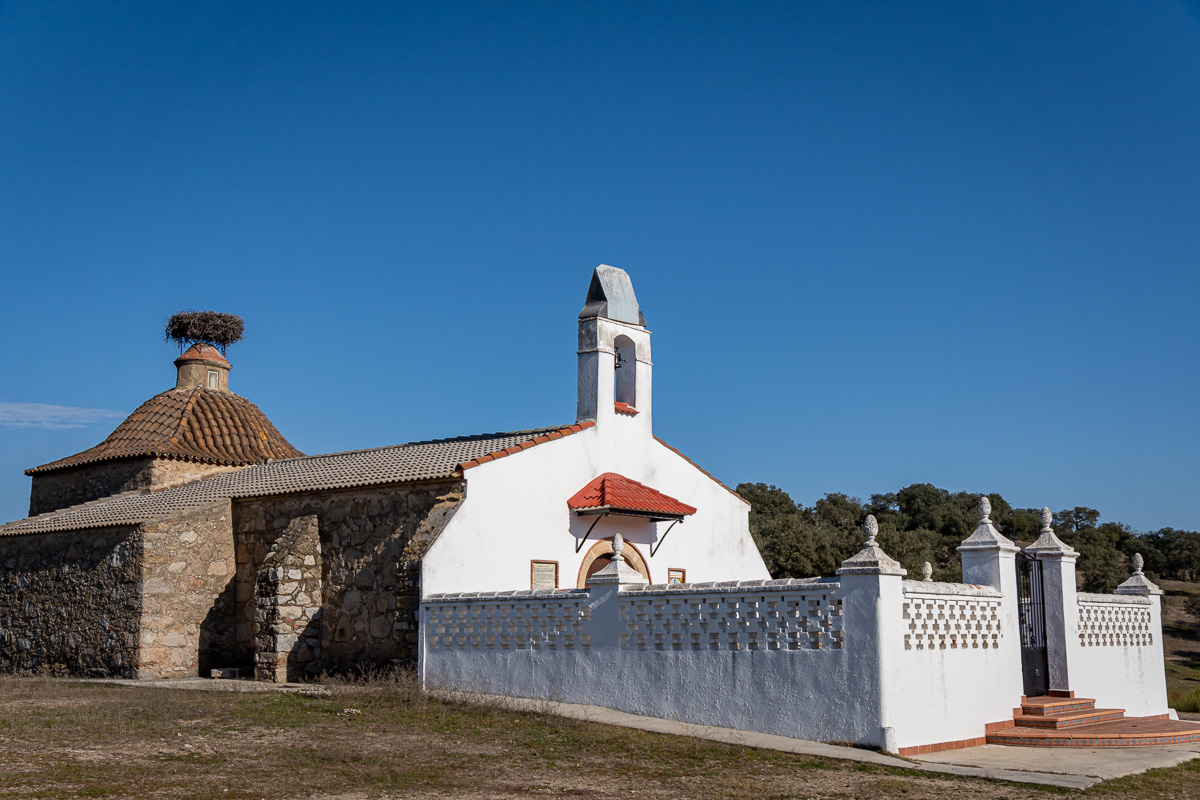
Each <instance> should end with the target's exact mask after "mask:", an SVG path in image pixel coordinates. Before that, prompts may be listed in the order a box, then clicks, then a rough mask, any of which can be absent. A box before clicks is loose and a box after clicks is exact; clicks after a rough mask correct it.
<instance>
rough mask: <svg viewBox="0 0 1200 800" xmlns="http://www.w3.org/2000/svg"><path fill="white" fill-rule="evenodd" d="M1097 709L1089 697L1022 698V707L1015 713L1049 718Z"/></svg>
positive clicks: (1015, 710) (1094, 702)
mask: <svg viewBox="0 0 1200 800" xmlns="http://www.w3.org/2000/svg"><path fill="white" fill-rule="evenodd" d="M1095 707H1096V701H1095V700H1092V699H1090V698H1087V697H1022V698H1021V707H1020V708H1019V709H1014V713H1016V714H1025V715H1027V716H1048V715H1050V714H1062V713H1065V712H1069V711H1082V710H1085V709H1091V708H1095Z"/></svg>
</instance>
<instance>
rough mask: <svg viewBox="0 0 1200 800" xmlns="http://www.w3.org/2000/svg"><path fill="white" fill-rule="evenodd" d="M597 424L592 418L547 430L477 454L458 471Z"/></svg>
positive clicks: (460, 465)
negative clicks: (529, 437) (500, 447)
mask: <svg viewBox="0 0 1200 800" xmlns="http://www.w3.org/2000/svg"><path fill="white" fill-rule="evenodd" d="M595 425H596V423H595V422H593V421H592V420H587V421H586V422H577V423H575V424H574V425H567V426H564V427H562V428H558V429H557V430H550V431H546V432H545V433H543V434H542V435H541V436H535V437H533V438H532V439H528V440H526V441H524V442H520V443H518V444H515V445H510V446H508V447H505V448H503V449H501V450H495V451H493V452H491V453H485V454H484V455H481V456H476V457H475V458H472V459H471V460H470V461H464V462H462V463H461V464H459V465H458V468H457V471H458V472H459V473H462V472H463V471H465V470H468V469H471V468H472V467H478V466H479V465H480V464H486V463H487V462H489V461H495V460H496V459H499V458H504V457H505V456H510V455H513V454H515V453H519V452H521V451H522V450H528V449H529V448H531V447H535V446H537V445H539V444H545V443H546V442H550V441H553V440H555V439H561V438H563V437H564V436H570V435H571V434H573V433H579V432H580V431H583V430H587V429H588V428H592V427H595Z"/></svg>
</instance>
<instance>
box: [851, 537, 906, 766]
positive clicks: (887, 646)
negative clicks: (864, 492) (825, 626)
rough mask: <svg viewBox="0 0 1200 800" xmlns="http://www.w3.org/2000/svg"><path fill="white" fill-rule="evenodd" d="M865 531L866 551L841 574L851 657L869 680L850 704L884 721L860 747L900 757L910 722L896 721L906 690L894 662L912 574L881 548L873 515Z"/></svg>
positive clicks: (901, 644) (901, 642) (855, 668)
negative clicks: (900, 739)
mask: <svg viewBox="0 0 1200 800" xmlns="http://www.w3.org/2000/svg"><path fill="white" fill-rule="evenodd" d="M863 532H864V533H865V534H866V535H867V540H866V542H864V543H863V549H862V550H860V551H859V552H858V553H857V554H856V555H855V556H854V557H853V558H849V559H847V560H845V561H843V562H842V566H841V567H840V568H839V569H838V571H837V575H838V581H839V582H840V583H841V592H840V596H841V599H842V614H843V615H844V621H843V627H844V630H845V632H846V633H845V635H846V649H847V651H848V652H847V655H848V656H849V657H850V658H851V659H852V660H853V662H854V665H853V667H852V673H853V674H855V675H861V676H863V678H864V679H863V680H862V681H861V683H860V684H859V686H858V687H857V688H858V691H857V692H856V693H855V696H854V697H850V698H847V702H848V703H851V704H853V705H855V706H857V707H858V709H859V710H860V712H861V713H863V714H864V717H865V718H867V719H872V718H873V719H875V720H877V721H878V728H877V729H876V730H877V733H876V734H875V735H874V736H873V737H867V738H866V739H864V740H863V741H860V742H857V743H858V744H867V745H874V746H876V747H879V748H881V749H883V750H886V751H889V752H897V750H898V746H897V739H896V725H897V724H903V722H904V720H903V719H893V718H892V717H893V715H892V714H891V712H890V705H891V704H890V703H889V700H890V698H891V697H892V696H894V693H895V692H903V691H904V690H905V687H904V686H903V685H901V684H902V681H901V680H900V670H899V667H898V665H897V664H895V663H893V662H894V660H895V659H896V658H897V657H898V656H899V654H901V653H903V651H904V630H903V626H902V620H903V608H904V586H903V581H904V576H905V575H907V574H908V573H907V571H906V570H904V569H903V568H902V567H901V566H900V564H899V562H897V561H896V560H895V559H893V558H892V557H891V556H889V555H888V554H887V553H885V552H884V551H883V548H881V547H880V546H879V545H878V543H876V541H875V537H876V536H877V535H878V534H879V524H878V523H877V522H876V521H875V517H874V515H868V516H867V519H866V521H865V522H864V523H863ZM872 678H873V679H872Z"/></svg>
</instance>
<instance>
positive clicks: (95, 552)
mask: <svg viewBox="0 0 1200 800" xmlns="http://www.w3.org/2000/svg"><path fill="white" fill-rule="evenodd" d="M141 567H142V547H141V534H140V532H139V531H138V530H137V528H136V527H121V528H100V529H89V530H79V531H69V532H64V533H35V534H28V535H25V536H8V537H0V671H3V672H21V671H27V670H28V671H36V672H49V673H60V672H70V673H72V674H75V675H88V676H92V677H108V676H119V677H132V676H134V675H135V674H136V665H137V661H138V628H139V625H140V623H141V595H140V593H139V591H138V588H139V581H140V577H141Z"/></svg>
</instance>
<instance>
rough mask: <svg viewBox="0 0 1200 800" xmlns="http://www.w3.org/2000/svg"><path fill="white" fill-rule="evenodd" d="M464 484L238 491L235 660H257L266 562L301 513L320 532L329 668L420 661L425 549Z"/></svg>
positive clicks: (323, 639) (323, 652)
mask: <svg viewBox="0 0 1200 800" xmlns="http://www.w3.org/2000/svg"><path fill="white" fill-rule="evenodd" d="M464 489H465V484H464V483H463V482H461V481H439V482H429V483H422V484H405V485H401V486H394V487H374V488H370V489H362V490H356V491H339V492H325V493H313V494H306V495H297V496H285V497H277V498H266V499H251V500H242V501H238V503H237V505H236V507H235V511H234V517H235V519H234V530H235V532H236V539H237V579H236V587H237V588H236V603H237V608H238V616H237V620H236V642H237V653H236V661H237V663H238V664H241V665H247V666H248V665H249V664H251V663H252V662H253V661H254V650H255V641H254V635H255V620H254V611H255V586H256V581H257V577H258V573H259V570H260V569H261V568H262V566H263V564H264V561H265V559H266V558H267V555H268V553H269V552H270V548H271V546H272V545H273V544H275V543H276V542H277V541H278V540H279V539H280V537H281V536H283V535H284V534H285V532H286V531H288V529H289V526H291V525H292V524H293V520H296V519H298V518H301V517H307V516H312V517H315V519H316V524H317V529H318V534H319V538H320V549H321V558H320V564H321V572H322V574H321V585H322V586H323V590H322V598H321V615H320V622H321V624H320V667H321V669H324V670H332V671H339V670H343V669H347V668H365V667H370V666H373V665H382V664H390V663H407V662H415V660H416V657H417V645H418V636H417V633H418V616H417V615H418V611H419V608H420V561H421V557H422V556H423V555H424V554H425V551H426V550H427V549H428V547H429V545H431V544H432V543H433V542H434V541H435V540H436V539H437V536H438V535H439V534H440V533H441V531H442V528H443V527H444V526H445V524H446V522H447V521H448V520H449V519H450V517H451V516H452V515H453V514H454V512H455V511H456V510H457V508H458V506H459V504H460V503H461V502H462V499H463V493H464Z"/></svg>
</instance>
